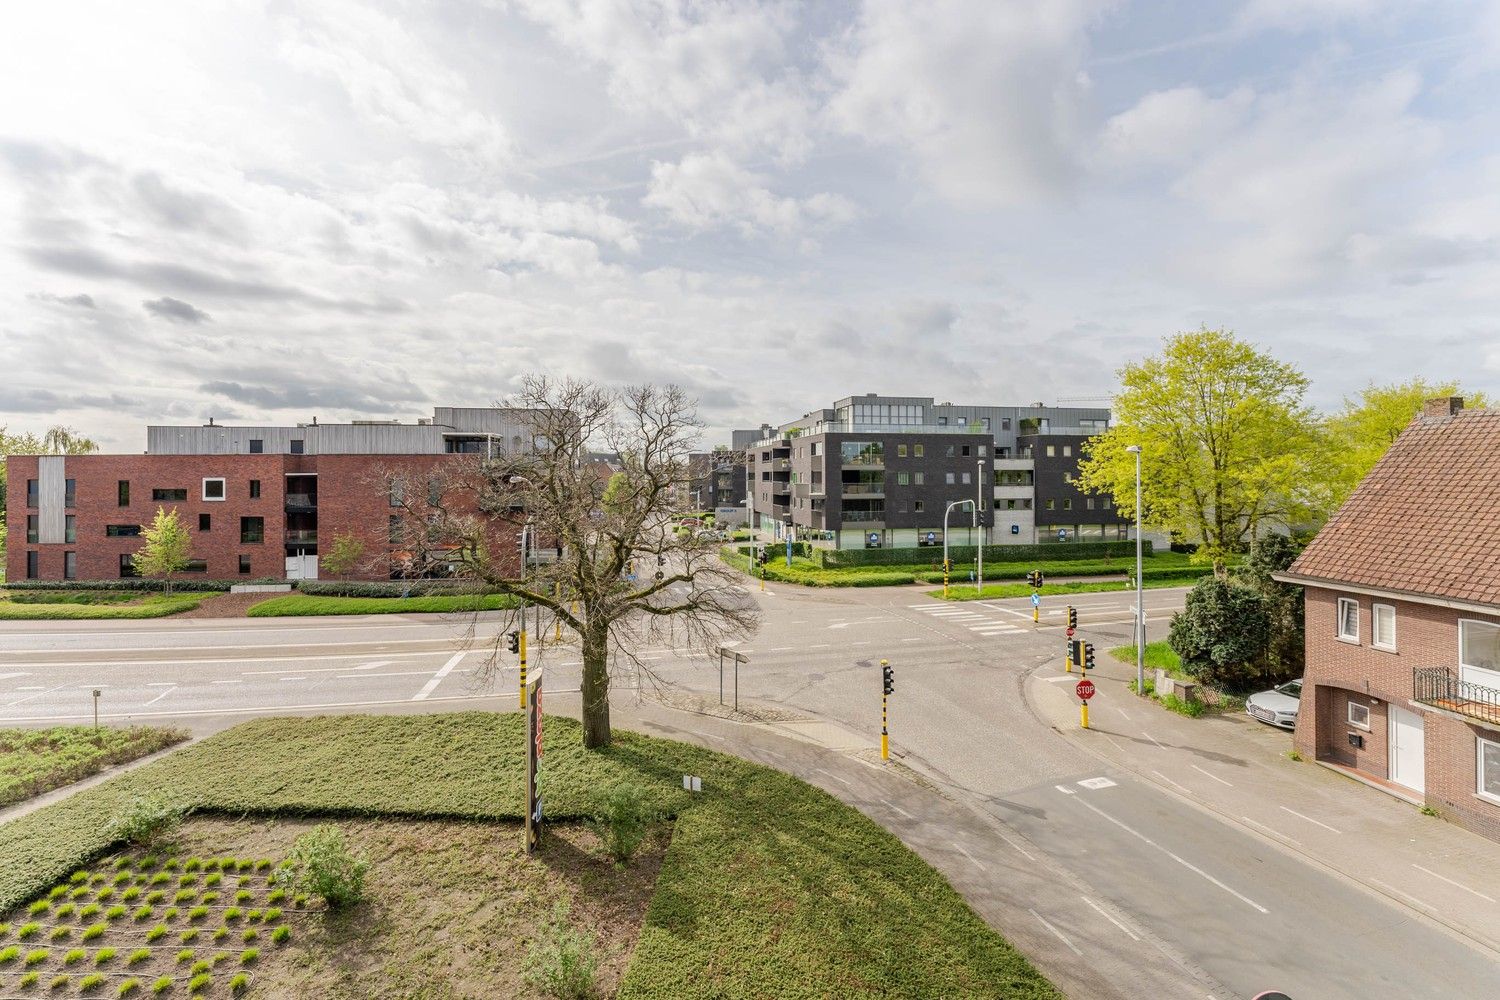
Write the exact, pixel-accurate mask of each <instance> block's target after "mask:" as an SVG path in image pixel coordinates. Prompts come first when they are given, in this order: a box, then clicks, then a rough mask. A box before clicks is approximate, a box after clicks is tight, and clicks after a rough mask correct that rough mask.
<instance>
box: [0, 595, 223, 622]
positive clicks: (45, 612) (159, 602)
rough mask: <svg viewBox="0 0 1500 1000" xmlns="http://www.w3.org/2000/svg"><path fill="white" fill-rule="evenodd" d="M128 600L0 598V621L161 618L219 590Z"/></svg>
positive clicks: (183, 609) (138, 596)
mask: <svg viewBox="0 0 1500 1000" xmlns="http://www.w3.org/2000/svg"><path fill="white" fill-rule="evenodd" d="M131 596H132V597H135V598H137V600H134V601H131V602H130V603H119V602H114V601H109V602H105V603H87V604H84V603H78V604H74V603H38V602H35V601H29V600H28V601H16V600H9V599H6V600H0V621H5V620H13V621H62V620H74V619H85V618H112V619H113V618H163V617H166V616H167V615H175V614H177V613H178V612H180V611H190V610H192V609H193V608H196V607H197V606H198V604H199V602H201V601H205V600H207V599H208V598H210V597H217V596H219V595H218V594H200V593H193V592H186V593H179V594H149V595H145V596H141V595H139V594H133V595H131Z"/></svg>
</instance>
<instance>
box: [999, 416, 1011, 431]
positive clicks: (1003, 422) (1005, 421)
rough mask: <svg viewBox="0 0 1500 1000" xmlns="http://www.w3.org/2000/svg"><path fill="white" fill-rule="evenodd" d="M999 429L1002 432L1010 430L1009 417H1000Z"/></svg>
mask: <svg viewBox="0 0 1500 1000" xmlns="http://www.w3.org/2000/svg"><path fill="white" fill-rule="evenodd" d="M1000 429H1001V430H1002V431H1008V430H1010V417H1001V418H1000Z"/></svg>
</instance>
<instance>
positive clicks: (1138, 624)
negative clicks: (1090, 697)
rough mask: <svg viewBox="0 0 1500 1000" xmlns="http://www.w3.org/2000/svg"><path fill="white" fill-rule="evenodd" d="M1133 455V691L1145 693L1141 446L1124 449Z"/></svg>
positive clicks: (1134, 445) (1139, 693) (1138, 693)
mask: <svg viewBox="0 0 1500 1000" xmlns="http://www.w3.org/2000/svg"><path fill="white" fill-rule="evenodd" d="M1125 450H1126V451H1128V452H1129V453H1130V454H1132V455H1134V456H1135V693H1136V694H1137V695H1142V696H1144V695H1145V693H1146V607H1145V605H1146V601H1145V585H1144V581H1142V580H1141V446H1140V445H1138V444H1133V445H1131V446H1130V447H1128V448H1126V449H1125Z"/></svg>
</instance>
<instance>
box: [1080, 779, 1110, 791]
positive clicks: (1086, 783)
mask: <svg viewBox="0 0 1500 1000" xmlns="http://www.w3.org/2000/svg"><path fill="white" fill-rule="evenodd" d="M1078 784H1079V785H1080V786H1081V787H1083V788H1090V789H1093V790H1095V791H1098V790H1099V789H1101V788H1113V787H1115V783H1114V782H1113V781H1110V780H1109V779H1108V778H1084V779H1083V780H1082V781H1080V782H1078Z"/></svg>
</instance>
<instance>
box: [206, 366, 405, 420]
mask: <svg viewBox="0 0 1500 1000" xmlns="http://www.w3.org/2000/svg"><path fill="white" fill-rule="evenodd" d="M198 388H199V389H200V390H202V391H203V392H208V393H213V394H214V395H217V396H222V397H224V398H225V399H230V400H233V401H235V402H237V403H244V404H246V405H249V406H254V407H256V408H258V409H260V410H283V409H291V408H303V407H309V408H313V409H323V410H353V411H356V412H359V413H369V414H376V415H381V416H384V415H387V414H388V413H389V412H390V410H391V409H392V407H394V406H397V405H399V404H404V403H411V402H424V403H425V402H426V401H427V394H426V393H425V392H423V391H421V390H420V389H418V388H417V387H416V386H414V385H412V384H411V383H410V382H407V381H404V380H401V379H394V378H393V379H388V380H365V381H364V382H363V383H361V382H356V381H352V380H350V379H349V378H347V377H346V378H338V379H327V380H321V379H309V378H302V377H300V376H297V375H295V374H292V373H289V372H280V371H271V370H265V369H260V370H257V369H250V370H244V371H240V372H237V373H233V375H232V376H231V377H230V378H221V379H214V380H212V381H208V382H204V383H203V384H202V385H200V386H199V387H198Z"/></svg>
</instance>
